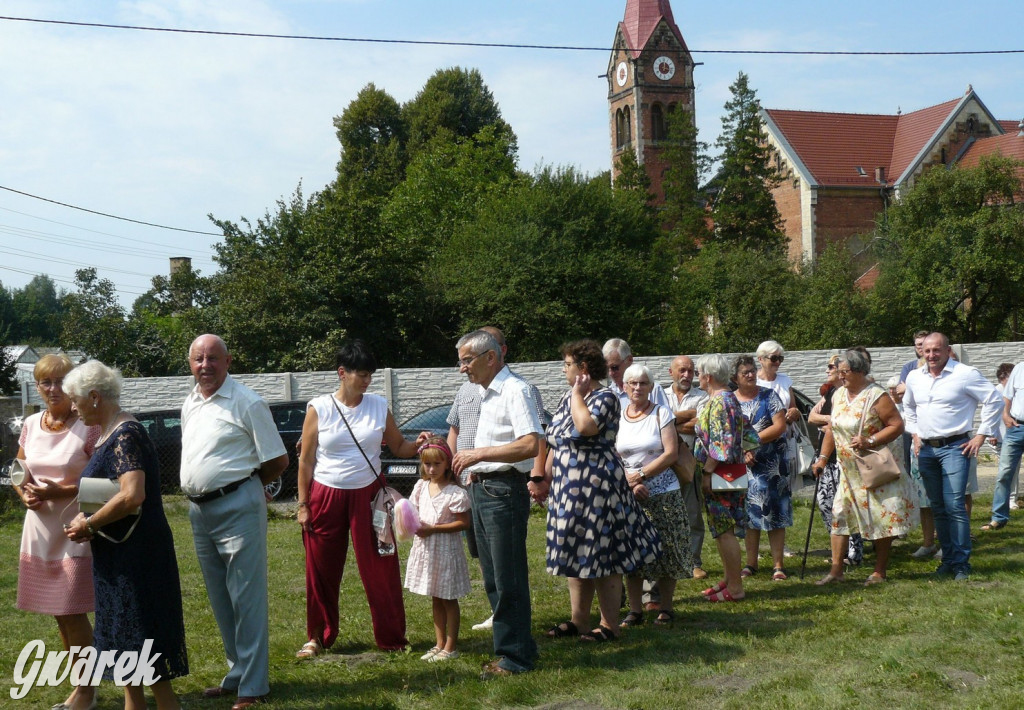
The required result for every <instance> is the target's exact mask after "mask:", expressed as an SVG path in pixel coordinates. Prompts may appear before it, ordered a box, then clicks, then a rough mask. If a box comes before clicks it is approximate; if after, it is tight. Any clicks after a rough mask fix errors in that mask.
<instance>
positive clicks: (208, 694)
mask: <svg viewBox="0 0 1024 710" xmlns="http://www.w3.org/2000/svg"><path fill="white" fill-rule="evenodd" d="M237 692H238V691H237V690H232V689H231V688H222V687H220V686H219V685H215V686H213V687H212V688H207V689H206V690H204V691H203V697H204V698H226V697H228V696H229V695H234V694H235V693H237Z"/></svg>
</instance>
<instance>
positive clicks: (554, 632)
mask: <svg viewBox="0 0 1024 710" xmlns="http://www.w3.org/2000/svg"><path fill="white" fill-rule="evenodd" d="M545 635H546V636H547V637H548V638H549V639H560V638H565V637H566V636H579V635H580V630H579V628H577V626H576V624H574V623H572V622H571V621H563V622H562V623H561V624H558V625H557V626H552V627H551V628H550V629H548V631H547V633H546V634H545Z"/></svg>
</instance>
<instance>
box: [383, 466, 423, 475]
mask: <svg viewBox="0 0 1024 710" xmlns="http://www.w3.org/2000/svg"><path fill="white" fill-rule="evenodd" d="M416 470H417V469H416V467H415V466H405V465H402V464H398V465H396V466H391V467H390V468H389V469H388V473H389V474H391V475H394V474H405V475H409V474H414V473H416Z"/></svg>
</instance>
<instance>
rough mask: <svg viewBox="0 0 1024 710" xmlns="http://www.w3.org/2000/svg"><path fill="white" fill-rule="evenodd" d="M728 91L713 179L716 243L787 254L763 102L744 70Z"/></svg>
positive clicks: (776, 177)
mask: <svg viewBox="0 0 1024 710" xmlns="http://www.w3.org/2000/svg"><path fill="white" fill-rule="evenodd" d="M729 90H730V91H731V92H732V98H731V99H730V100H729V101H728V102H726V104H725V110H726V114H725V116H723V117H722V133H721V135H720V136H719V138H718V141H717V142H716V145H717V146H718V147H719V148H720V149H721V151H722V152H721V154H720V155H719V160H720V162H721V167H720V168H719V171H718V174H717V175H715V177H714V179H713V180H712V187H713V190H714V192H715V193H716V196H715V201H714V207H713V209H712V215H713V217H714V224H715V240H716V241H719V242H722V243H725V244H736V245H743V246H745V247H747V248H750V249H753V250H755V251H761V252H768V251H773V250H782V249H784V248H785V244H786V237H785V235H784V234H783V232H782V225H781V217H780V216H779V210H778V208H776V206H775V200H774V199H773V198H772V194H771V190H772V188H773V187H775V186H776V185H777V184H778V180H779V178H778V173H777V171H776V169H775V167H774V166H773V165H772V151H771V148H770V147H769V146H768V143H767V140H766V136H765V133H764V126H763V124H762V123H761V116H760V111H761V104H760V102H759V101H758V100H757V93H756V92H755V91H754V90H753V89H751V88H750V85H749V83H748V80H747V75H746V74H744V73H743V72H740V74H739V76H738V77H737V78H736V81H735V82H733V84H732V86H730V87H729Z"/></svg>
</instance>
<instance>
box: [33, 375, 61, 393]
mask: <svg viewBox="0 0 1024 710" xmlns="http://www.w3.org/2000/svg"><path fill="white" fill-rule="evenodd" d="M63 384H64V378H63V377H58V378H57V379H56V380H39V381H38V382H36V386H37V387H42V388H43V389H44V390H48V389H52V388H54V387H58V388H59V387H60V386H61V385H63Z"/></svg>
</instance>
